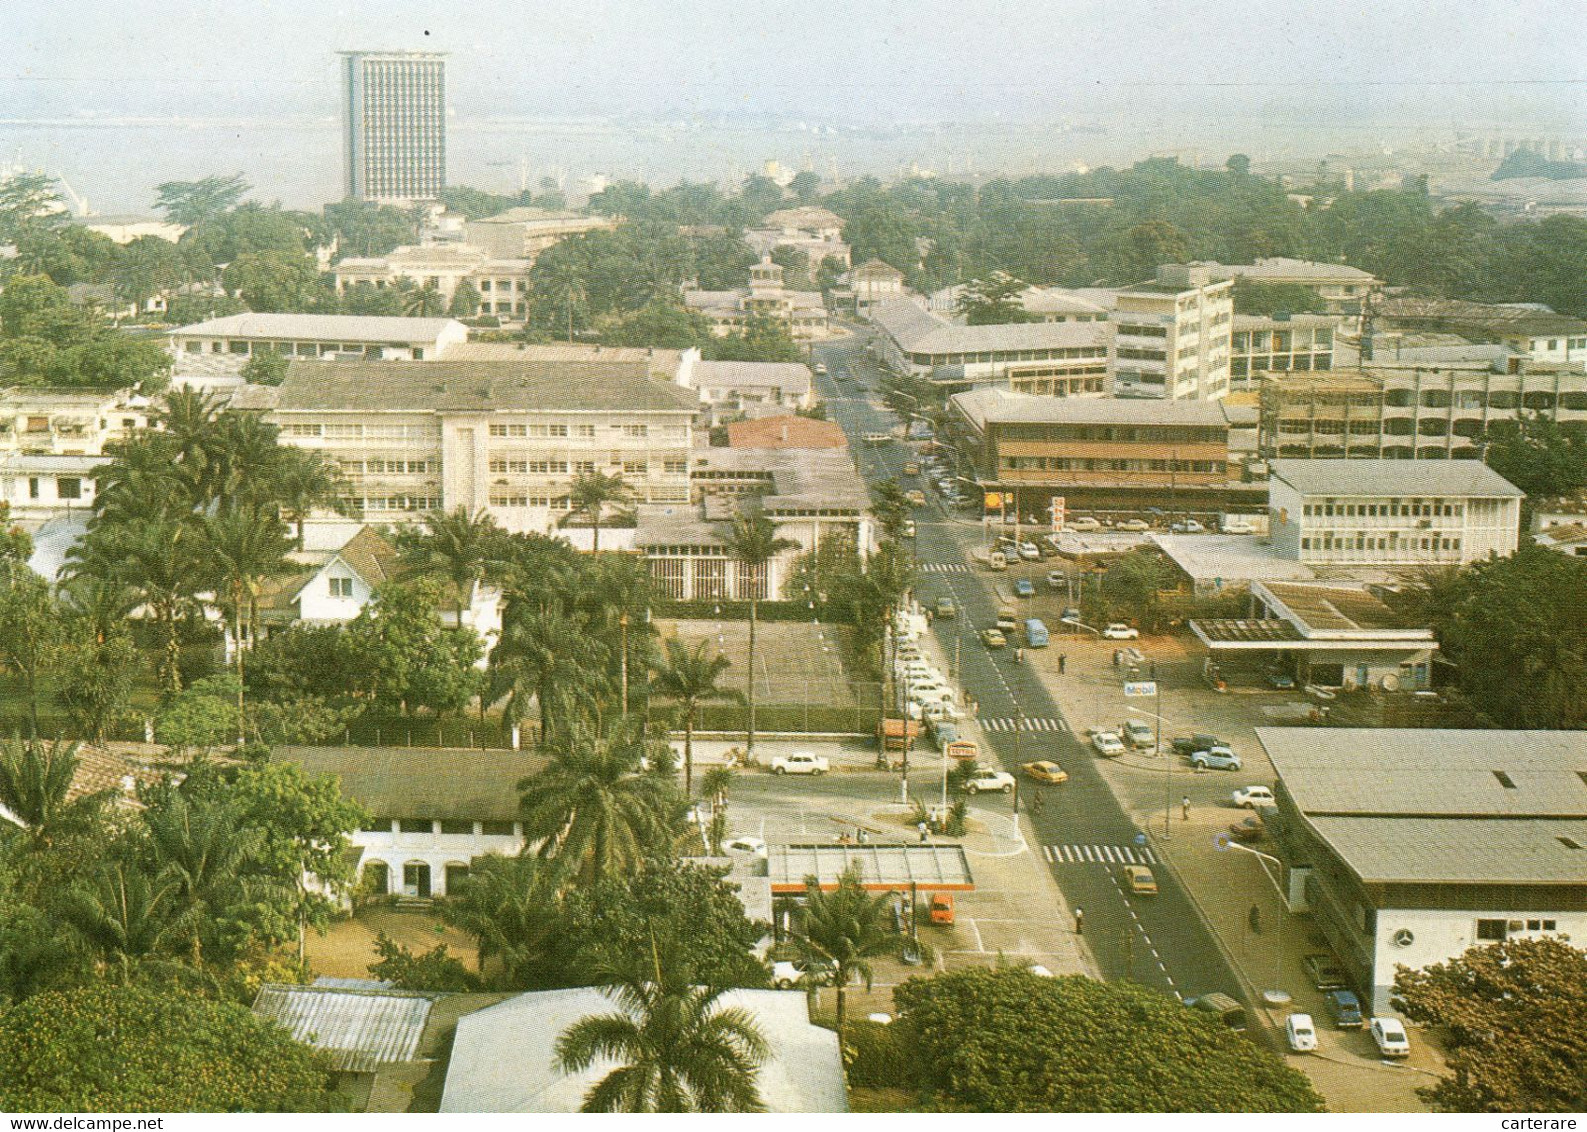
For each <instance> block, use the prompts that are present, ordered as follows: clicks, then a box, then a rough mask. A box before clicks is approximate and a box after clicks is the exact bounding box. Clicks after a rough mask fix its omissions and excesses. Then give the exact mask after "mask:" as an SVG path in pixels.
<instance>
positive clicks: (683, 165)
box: [0, 117, 1384, 213]
mask: <svg viewBox="0 0 1587 1132" xmlns="http://www.w3.org/2000/svg"><path fill="white" fill-rule="evenodd" d="M1383 134H1384V129H1383V127H1382V126H1378V127H1374V128H1372V129H1370V130H1367V129H1361V130H1350V129H1339V128H1329V129H1326V130H1324V129H1322V128H1320V127H1317V128H1308V127H1306V126H1304V125H1301V126H1295V125H1292V124H1287V125H1285V126H1284V127H1283V129H1282V130H1279V129H1276V128H1275V127H1274V125H1272V124H1268V125H1262V124H1258V123H1255V122H1252V121H1250V120H1249V119H1248V120H1247V121H1246V122H1245V123H1230V122H1227V121H1223V122H1212V123H1208V124H1206V125H1204V126H1202V127H1196V128H1191V129H1187V127H1186V126H1185V124H1184V123H1173V124H1170V123H1168V122H1164V121H1159V122H1152V121H1140V120H1121V121H1117V122H1114V123H1110V124H1105V125H1104V124H1099V123H1095V122H1085V123H1077V124H1075V125H1073V126H1070V125H1065V124H1053V125H1039V124H1031V125H1023V124H1022V125H995V124H994V125H978V126H968V125H966V126H927V125H921V126H912V125H899V126H896V127H892V128H875V129H855V128H842V129H837V128H833V127H823V126H819V125H807V124H800V123H792V124H788V125H760V126H731V125H717V124H626V123H618V122H608V121H601V120H566V121H521V120H514V121H491V120H479V119H476V120H464V121H458V122H455V123H453V125H452V126H451V127H450V129H449V131H448V150H449V152H448V174H449V176H448V179H449V180H450V181H451V182H452V183H454V184H468V185H473V186H475V187H477V188H481V189H487V190H491V191H496V192H516V191H517V190H518V188H519V183H520V177H521V176H522V175H524V174H527V179H528V184H529V185H530V186H531V187H535V186H537V185H538V183H539V181H540V179H541V178H542V177H546V176H552V177H558V178H561V179H563V180H564V181H565V183H566V187H567V190H568V191H569V192H570V194H571V195H575V196H577V195H579V194H580V187H579V182H580V179H581V178H584V177H586V176H588V175H591V174H605V175H607V176H610V177H613V178H628V179H635V180H642V181H648V182H649V183H651V184H652V185H656V186H665V185H670V184H673V183H675V182H676V181H678V180H680V179H685V178H687V179H690V180H697V181H699V180H705V181H717V182H720V183H736V182H737V181H739V180H741V179H742V178H743V177H744V176H746V175H747V174H749V173H751V172H755V171H758V170H759V169H760V168H761V165H762V163H763V162H765V161H767V160H777V161H779V162H780V163H781V164H782V166H783V168H785V169H787V170H790V171H797V170H799V169H801V168H807V167H808V168H812V169H814V170H815V171H816V172H818V173H820V174H822V175H823V176H830V175H832V174H833V173H834V172H835V173H836V174H837V175H838V176H840V177H843V178H849V177H855V176H861V175H865V174H871V175H874V176H878V177H881V178H882V179H884V180H886V179H890V178H892V177H895V176H897V175H899V174H900V173H902V172H905V171H907V170H908V169H909V168H911V167H914V168H919V169H924V170H931V171H934V172H937V173H942V174H953V173H964V172H966V171H974V172H978V173H994V172H1001V173H1005V174H1008V175H1013V176H1018V175H1023V174H1027V173H1034V172H1053V173H1061V172H1067V171H1068V170H1070V169H1072V168H1074V167H1075V165H1076V163H1084V164H1086V165H1090V166H1093V167H1095V166H1099V165H1104V164H1113V165H1119V164H1127V163H1129V162H1131V161H1134V160H1138V159H1140V158H1142V157H1146V156H1150V155H1153V154H1164V153H1171V154H1175V155H1177V156H1179V157H1180V159H1181V160H1183V161H1186V162H1187V163H1197V162H1199V163H1203V164H1208V165H1222V163H1223V161H1224V159H1225V157H1226V156H1227V155H1228V154H1229V153H1231V152H1235V151H1236V150H1239V151H1242V152H1245V153H1248V154H1250V155H1251V156H1252V157H1253V159H1256V160H1258V161H1260V160H1263V159H1271V160H1299V159H1304V158H1314V157H1320V156H1322V155H1324V154H1327V153H1329V152H1330V148H1331V147H1332V148H1333V149H1334V150H1335V151H1336V152H1337V151H1338V149H1339V148H1340V147H1345V146H1352V147H1370V146H1375V145H1377V144H1378V139H1379V138H1381V137H1382V136H1383ZM13 161H19V162H20V163H21V164H23V165H25V166H27V167H29V168H39V167H42V168H44V169H47V170H48V171H50V172H51V173H54V174H57V175H59V176H62V177H64V178H65V180H66V182H67V183H68V184H69V185H70V186H71V187H72V189H73V190H74V191H75V192H77V193H78V194H80V195H82V196H85V197H87V198H88V201H89V204H90V206H91V207H92V208H93V210H94V211H95V212H98V213H115V212H147V211H149V210H150V209H151V208H152V205H153V201H154V196H155V186H156V185H158V184H160V183H161V182H163V181H172V180H193V179H196V178H199V177H203V176H206V175H208V174H211V173H233V172H237V171H241V172H242V173H243V174H244V176H245V177H246V178H247V179H248V180H249V182H251V183H252V184H253V186H254V196H256V197H257V198H259V199H262V200H266V201H271V200H279V201H280V202H281V203H282V204H283V205H285V206H286V207H289V208H317V207H318V206H319V205H321V204H323V203H324V202H326V201H330V200H337V199H339V198H340V197H341V193H342V185H341V134H340V130H339V128H338V124H337V122H336V121H335V120H334V119H331V118H308V117H296V118H281V119H260V118H246V119H208V120H193V121H183V120H170V119H164V120H148V119H142V120H139V119H131V120H124V121H95V120H86V119H85V120H71V119H66V120H51V121H16V120H12V121H6V120H4V119H0V164H4V163H10V162H13Z"/></svg>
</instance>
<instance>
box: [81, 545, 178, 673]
mask: <svg viewBox="0 0 1587 1132" xmlns="http://www.w3.org/2000/svg"><path fill="white" fill-rule="evenodd" d="M199 539H200V535H199V533H198V529H197V528H196V527H195V526H194V525H193V524H192V523H190V522H182V521H180V520H177V519H174V518H171V517H168V516H163V515H161V516H156V517H153V518H150V519H146V520H142V521H138V522H129V523H124V524H123V523H116V524H110V525H107V526H105V527H104V528H102V529H101V528H100V526H99V524H96V525H95V529H94V530H92V531H91V532H90V534H89V537H88V538H86V539H85V540H84V541H83V542H81V543H79V544H78V545H77V546H76V547H74V548H73V549H72V551H71V552H70V554H69V555H68V556H67V557H68V560H69V566H68V569H69V570H70V572H71V575H72V577H73V578H78V577H84V578H89V579H93V580H94V581H95V582H103V583H106V584H121V585H124V586H126V588H127V589H128V591H130V592H131V593H132V594H133V595H135V598H134V600H135V601H136V604H137V605H140V606H145V607H147V609H148V610H149V613H150V614H151V616H152V617H153V619H154V622H155V624H156V625H157V626H158V627H159V630H160V634H161V636H162V637H163V639H164V644H165V652H164V657H163V659H162V660H161V662H160V665H159V671H160V676H161V679H162V681H163V682H164V684H165V688H166V691H167V693H168V694H170V695H172V696H174V695H176V694H177V693H178V692H180V691H181V690H182V672H181V659H182V620H183V618H184V617H186V616H187V615H188V613H189V612H191V610H192V609H193V607H194V605H195V595H196V594H197V593H198V591H199V590H201V589H202V588H203V578H202V574H201V571H200V567H199V560H198V557H197V549H198V543H199Z"/></svg>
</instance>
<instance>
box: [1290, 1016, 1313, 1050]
mask: <svg viewBox="0 0 1587 1132" xmlns="http://www.w3.org/2000/svg"><path fill="white" fill-rule="evenodd" d="M1284 1037H1285V1038H1286V1039H1287V1040H1288V1041H1289V1048H1290V1050H1291V1051H1292V1052H1294V1053H1315V1052H1316V1050H1317V1027H1316V1026H1313V1025H1312V1021H1311V1015H1310V1014H1291V1015H1290V1016H1289V1017H1288V1018H1286V1019H1285V1020H1284Z"/></svg>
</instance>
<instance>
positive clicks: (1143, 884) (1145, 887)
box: [1124, 865, 1157, 896]
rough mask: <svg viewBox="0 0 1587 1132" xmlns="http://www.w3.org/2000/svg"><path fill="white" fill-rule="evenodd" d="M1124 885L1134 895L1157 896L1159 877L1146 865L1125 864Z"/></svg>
mask: <svg viewBox="0 0 1587 1132" xmlns="http://www.w3.org/2000/svg"><path fill="white" fill-rule="evenodd" d="M1124 887H1126V888H1128V889H1129V890H1130V893H1131V894H1132V895H1134V896H1156V895H1157V878H1156V877H1154V876H1153V875H1152V870H1151V869H1149V868H1147V867H1146V866H1145V865H1125V866H1124Z"/></svg>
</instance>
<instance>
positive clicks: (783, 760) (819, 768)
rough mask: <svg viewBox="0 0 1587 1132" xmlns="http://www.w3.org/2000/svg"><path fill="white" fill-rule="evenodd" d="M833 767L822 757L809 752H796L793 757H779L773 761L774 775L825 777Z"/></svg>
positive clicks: (772, 769)
mask: <svg viewBox="0 0 1587 1132" xmlns="http://www.w3.org/2000/svg"><path fill="white" fill-rule="evenodd" d="M831 769H832V766H831V764H829V763H828V762H827V760H826V759H824V758H822V757H821V756H820V755H813V754H811V753H810V752H809V751H795V752H794V753H793V754H791V755H778V756H777V757H776V758H774V759H772V761H771V772H772V773H773V774H809V775H816V776H819V775H823V774H825V773H826V772H827V771H829V770H831Z"/></svg>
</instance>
